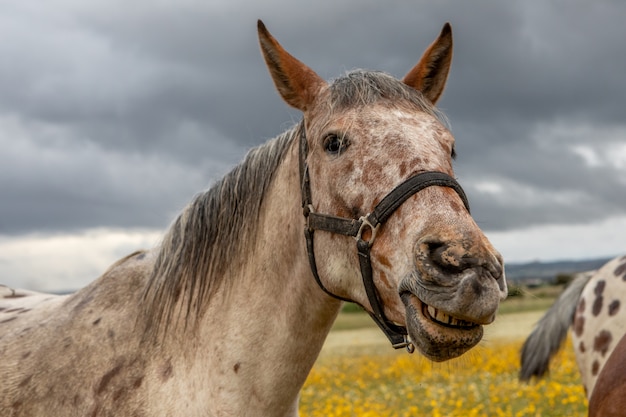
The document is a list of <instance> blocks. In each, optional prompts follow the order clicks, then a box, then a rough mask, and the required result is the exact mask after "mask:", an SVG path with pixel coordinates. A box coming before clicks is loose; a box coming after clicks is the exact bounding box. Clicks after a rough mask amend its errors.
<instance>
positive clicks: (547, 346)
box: [519, 274, 592, 381]
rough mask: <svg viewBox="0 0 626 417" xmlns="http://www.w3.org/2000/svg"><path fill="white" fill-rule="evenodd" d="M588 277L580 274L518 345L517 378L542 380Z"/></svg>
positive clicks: (570, 319)
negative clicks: (518, 370)
mask: <svg viewBox="0 0 626 417" xmlns="http://www.w3.org/2000/svg"><path fill="white" fill-rule="evenodd" d="M591 277H592V274H581V275H580V276H579V277H578V278H576V279H575V280H574V281H572V282H571V284H570V285H569V286H568V287H567V288H566V289H565V291H563V293H561V295H560V296H559V298H557V300H556V301H555V302H554V304H552V307H550V309H549V310H548V311H547V312H546V314H544V315H543V317H542V318H541V319H540V320H539V322H538V323H537V325H536V326H535V328H534V329H533V331H532V333H531V334H530V336H528V338H527V339H526V341H525V342H524V346H522V352H521V370H520V373H519V379H520V380H521V381H530V379H531V378H532V377H533V376H534V377H537V378H542V377H543V376H544V375H545V374H546V373H547V372H548V370H549V369H550V359H552V357H553V356H554V355H555V354H556V353H557V352H558V351H559V349H560V348H561V345H562V344H563V341H564V340H565V338H566V337H567V331H568V330H569V327H570V326H571V325H572V323H573V321H574V313H575V311H576V306H577V305H578V300H579V299H580V295H581V293H582V292H583V288H585V285H587V283H588V282H589V280H590V279H591Z"/></svg>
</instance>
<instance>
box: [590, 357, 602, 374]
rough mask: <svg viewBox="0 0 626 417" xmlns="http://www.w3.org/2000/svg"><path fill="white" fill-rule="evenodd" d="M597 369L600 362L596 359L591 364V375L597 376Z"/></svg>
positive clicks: (598, 369)
mask: <svg viewBox="0 0 626 417" xmlns="http://www.w3.org/2000/svg"><path fill="white" fill-rule="evenodd" d="M599 371H600V363H599V362H598V361H593V364H592V365H591V375H593V376H597V375H598V372H599Z"/></svg>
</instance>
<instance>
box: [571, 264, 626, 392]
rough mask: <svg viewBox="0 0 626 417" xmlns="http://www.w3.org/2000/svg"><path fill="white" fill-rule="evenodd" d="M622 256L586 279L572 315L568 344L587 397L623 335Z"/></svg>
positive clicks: (625, 278) (625, 275)
mask: <svg viewBox="0 0 626 417" xmlns="http://www.w3.org/2000/svg"><path fill="white" fill-rule="evenodd" d="M625 291H626V256H622V257H619V258H616V259H613V260H612V261H611V262H609V263H607V264H606V265H604V266H603V267H602V268H601V269H599V270H598V272H597V273H596V274H594V275H593V277H592V278H591V279H590V280H589V282H588V283H587V285H586V286H585V288H584V289H583V292H582V294H581V296H580V299H579V301H578V305H577V307H576V311H575V313H574V323H573V327H572V341H573V343H574V349H575V351H576V361H577V363H578V367H579V368H580V373H581V376H582V381H583V384H584V386H585V390H586V392H587V395H588V396H590V395H591V393H592V391H593V388H594V386H595V384H596V381H597V378H598V375H599V374H600V371H601V370H602V367H603V366H604V364H605V363H606V361H607V359H608V358H609V356H610V355H611V353H612V352H613V349H615V346H616V345H617V342H619V340H620V339H621V337H622V336H623V335H624V334H625V333H626V320H625V318H626V317H625V316H624V314H626V309H624V308H623V306H622V305H621V303H622V301H623V300H624V299H625V295H626V294H624V292H625Z"/></svg>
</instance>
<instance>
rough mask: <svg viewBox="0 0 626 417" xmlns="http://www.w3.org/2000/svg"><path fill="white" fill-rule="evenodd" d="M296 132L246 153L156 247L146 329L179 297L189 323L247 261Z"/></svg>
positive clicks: (162, 321) (162, 319) (166, 317)
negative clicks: (265, 200)
mask: <svg viewBox="0 0 626 417" xmlns="http://www.w3.org/2000/svg"><path fill="white" fill-rule="evenodd" d="M298 132H299V129H298V126H296V127H294V128H292V129H290V130H288V131H286V132H284V133H283V134H281V135H280V136H278V137H276V138H274V139H272V140H270V141H269V142H267V143H266V144H264V145H261V146H259V147H257V148H254V149H252V150H250V152H248V154H247V155H246V157H245V158H244V160H243V162H241V163H240V164H239V165H238V166H236V167H235V168H234V169H233V170H232V171H230V172H229V173H228V174H226V175H225V176H224V177H223V178H222V179H221V180H219V181H218V182H217V183H215V184H214V185H213V186H212V187H211V188H210V189H209V190H208V191H206V192H203V193H201V194H198V195H197V196H196V197H195V198H194V199H193V200H192V201H191V203H190V204H189V205H187V207H185V208H184V209H183V211H182V213H181V214H180V215H179V216H178V218H177V219H176V220H175V221H174V223H173V224H172V226H171V227H170V229H169V230H168V231H167V233H166V234H165V236H164V238H163V241H162V242H161V245H160V249H159V252H158V256H157V259H156V262H155V265H154V268H153V270H152V274H151V276H150V278H149V281H148V285H147V287H146V290H145V292H144V296H143V298H144V303H145V306H146V308H147V314H148V317H150V318H151V320H150V321H149V323H148V326H150V327H152V328H154V327H156V328H159V327H161V326H162V325H165V326H164V327H167V324H168V323H169V321H170V319H172V317H173V314H174V311H173V310H174V307H175V305H176V303H177V301H178V300H179V299H180V298H181V297H182V298H183V299H184V300H186V302H187V306H186V310H183V308H182V307H181V310H183V311H179V312H178V313H182V314H183V316H184V317H186V318H191V319H193V318H194V317H197V315H198V314H200V313H201V307H202V305H203V304H204V302H205V301H206V300H207V299H208V298H209V297H210V296H211V294H212V293H213V292H214V291H215V290H216V289H217V288H218V287H219V286H220V284H221V280H222V278H223V276H224V275H225V272H226V269H227V268H228V267H229V266H230V265H232V263H233V262H237V260H238V259H243V257H245V256H246V250H247V249H248V246H247V245H245V244H244V243H245V242H247V241H250V240H254V239H255V235H256V232H257V230H256V224H257V222H256V219H257V217H258V214H259V209H260V207H261V205H262V203H263V198H264V196H265V193H266V191H267V189H268V188H269V186H270V184H271V183H272V179H273V176H274V173H275V172H276V169H277V167H278V166H279V164H280V162H281V161H282V160H283V158H284V155H285V153H286V151H287V149H288V147H289V144H290V143H291V142H292V141H293V138H294V137H296V136H297V134H298Z"/></svg>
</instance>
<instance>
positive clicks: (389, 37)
mask: <svg viewBox="0 0 626 417" xmlns="http://www.w3.org/2000/svg"><path fill="white" fill-rule="evenodd" d="M258 18H261V19H263V20H264V22H265V24H266V25H267V27H268V28H269V30H270V31H271V32H272V33H273V34H274V35H275V36H276V37H277V38H278V40H279V41H280V42H281V43H282V44H283V45H284V46H285V47H286V48H287V50H289V51H290V52H291V53H292V54H293V55H295V56H296V57H298V58H299V59H300V60H302V61H303V62H305V63H307V64H308V65H309V66H310V67H312V68H313V69H314V70H315V71H316V72H318V74H320V75H321V76H322V77H324V78H327V79H330V78H333V77H336V76H338V75H341V74H342V73H344V72H345V71H347V70H350V69H354V68H367V69H376V70H383V71H386V72H389V73H391V74H393V75H395V76H398V77H401V76H403V75H404V74H405V73H406V72H407V71H408V70H409V69H410V68H411V67H412V66H413V65H414V64H415V63H416V62H417V60H418V59H419V57H420V56H421V54H422V52H423V50H424V48H425V47H426V46H427V45H428V44H429V43H430V42H431V41H432V40H433V39H434V38H435V37H436V36H437V34H438V33H439V31H440V30H441V27H442V25H443V24H444V23H445V22H446V21H449V22H450V23H451V24H452V28H453V33H454V42H455V52H454V59H453V65H452V71H451V74H450V78H449V82H448V85H447V89H446V92H445V93H444V96H443V98H442V99H441V100H440V102H439V107H440V108H441V109H442V110H443V111H444V112H445V113H446V114H447V116H448V118H449V119H450V122H451V126H452V132H453V134H454V136H455V137H456V140H457V153H458V157H457V160H456V162H455V169H456V173H457V176H458V178H459V180H460V182H461V184H462V185H463V186H464V188H465V189H466V192H467V193H468V195H469V198H470V202H471V205H472V212H473V214H474V217H475V218H476V220H477V221H478V223H479V225H480V226H481V227H482V228H483V230H485V232H486V233H487V235H488V236H489V237H490V238H491V240H492V241H493V242H494V244H495V245H496V247H497V248H498V249H499V250H500V251H501V252H502V253H503V255H504V257H505V260H507V261H508V262H520V261H527V260H545V261H547V260H554V259H577V258H592V257H597V256H612V255H617V254H620V253H623V252H626V25H625V24H624V22H625V21H626V2H623V1H617V0H616V1H594V2H589V1H571V0H567V1H565V0H563V1H546V0H530V1H528V0H524V1H506V2H504V1H495V0H494V1H472V2H464V1H436V2H435V1H428V2H426V1H416V0H411V1H384V2H383V1H379V0H377V1H364V0H348V1H336V0H335V1H332V2H326V1H315V2H306V3H304V2H296V1H286V0H273V1H271V0H270V1H263V2H259V1H251V0H227V1H225V0H209V1H207V0H198V1H195V0H176V1H173V0H172V1H165V0H162V1H158V0H151V1H143V0H133V1H121V0H89V1H83V0H48V1H45V2H35V1H13V2H0V39H2V41H0V57H1V58H0V283H5V284H9V285H13V286H19V287H26V288H33V289H42V290H62V289H70V288H76V287H79V286H83V285H85V284H86V283H87V282H89V281H91V280H93V279H94V278H96V277H97V276H98V275H99V274H100V273H101V272H103V271H104V269H105V268H106V267H107V266H108V265H109V264H110V263H111V262H113V261H114V260H115V259H117V258H118V257H120V256H123V255H125V254H127V253H129V252H130V251H132V250H135V249H138V248H145V247H151V246H153V245H155V244H156V243H158V240H159V237H160V236H161V233H162V232H163V231H164V230H165V229H166V228H167V226H168V225H169V223H170V222H171V221H172V220H173V218H174V216H175V215H176V214H177V213H178V212H179V210H180V209H181V208H182V207H183V206H184V205H185V204H186V203H187V202H188V201H189V200H190V199H191V198H192V197H193V195H194V194H195V193H197V192H200V191H202V190H204V189H206V188H207V187H208V186H210V184H211V183H212V182H213V181H215V179H217V178H219V177H220V176H221V175H223V174H224V173H226V172H227V171H228V170H229V169H230V168H231V167H232V166H233V165H235V164H236V163H237V162H238V161H240V160H241V158H242V157H243V155H244V154H245V152H246V151H247V150H248V149H250V148H251V147H253V146H256V145H259V144H261V143H263V142H265V141H266V140H267V139H269V138H271V137H274V136H276V135H277V134H279V133H280V132H282V131H283V130H285V129H286V128H288V127H289V126H291V125H292V124H293V123H294V122H295V121H297V120H298V119H299V117H300V116H299V114H298V113H297V112H295V111H292V110H290V109H289V108H288V107H287V106H286V105H285V104H284V103H283V102H282V101H281V99H280V97H279V96H278V94H277V93H276V92H275V91H274V87H273V84H272V81H271V79H270V77H269V75H268V73H267V70H266V68H265V66H264V63H263V60H262V57H261V55H260V52H259V49H258V43H257V37H256V20H257V19H258Z"/></svg>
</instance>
